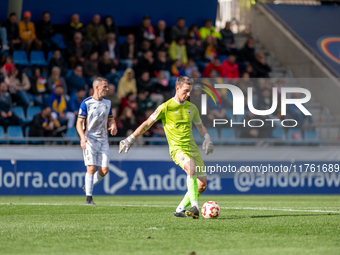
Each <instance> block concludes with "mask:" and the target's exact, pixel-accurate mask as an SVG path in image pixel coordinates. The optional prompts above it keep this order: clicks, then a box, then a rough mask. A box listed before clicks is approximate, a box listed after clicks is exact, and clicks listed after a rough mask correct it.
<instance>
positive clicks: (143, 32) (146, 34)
mask: <svg viewBox="0 0 340 255" xmlns="http://www.w3.org/2000/svg"><path fill="white" fill-rule="evenodd" d="M137 37H138V40H139V42H142V41H144V40H147V41H152V40H154V39H155V30H154V29H153V26H152V25H151V19H150V16H148V15H145V16H144V17H143V21H142V24H141V25H140V26H139V28H138V33H137Z"/></svg>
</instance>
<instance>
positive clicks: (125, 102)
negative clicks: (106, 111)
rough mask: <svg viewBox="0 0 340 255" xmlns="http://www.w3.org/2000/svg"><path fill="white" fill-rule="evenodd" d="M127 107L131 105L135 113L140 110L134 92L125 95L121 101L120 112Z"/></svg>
mask: <svg viewBox="0 0 340 255" xmlns="http://www.w3.org/2000/svg"><path fill="white" fill-rule="evenodd" d="M125 107H129V108H131V109H132V110H133V112H134V113H137V112H138V105H137V102H136V96H135V95H134V94H133V93H128V94H127V95H126V96H125V97H123V98H122V99H121V101H120V107H119V110H120V114H122V112H123V111H124V109H125Z"/></svg>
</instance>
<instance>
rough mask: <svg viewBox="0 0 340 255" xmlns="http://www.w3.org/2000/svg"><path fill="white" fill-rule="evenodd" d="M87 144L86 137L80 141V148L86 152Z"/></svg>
mask: <svg viewBox="0 0 340 255" xmlns="http://www.w3.org/2000/svg"><path fill="white" fill-rule="evenodd" d="M86 143H87V139H86V138H85V137H84V139H81V140H80V147H82V148H83V149H84V150H86Z"/></svg>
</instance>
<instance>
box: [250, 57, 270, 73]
mask: <svg viewBox="0 0 340 255" xmlns="http://www.w3.org/2000/svg"><path fill="white" fill-rule="evenodd" d="M253 68H254V71H255V73H256V77H258V78H269V73H270V72H271V71H272V69H271V68H270V66H269V65H268V64H267V63H266V60H265V59H264V54H263V52H259V53H257V54H256V58H255V61H254V63H253Z"/></svg>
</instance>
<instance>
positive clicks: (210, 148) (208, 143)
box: [202, 133, 214, 155]
mask: <svg viewBox="0 0 340 255" xmlns="http://www.w3.org/2000/svg"><path fill="white" fill-rule="evenodd" d="M202 148H203V150H205V155H208V154H210V153H211V154H212V153H213V152H214V145H213V143H212V140H211V137H210V135H209V134H208V133H206V134H205V135H204V142H203V145H202Z"/></svg>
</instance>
